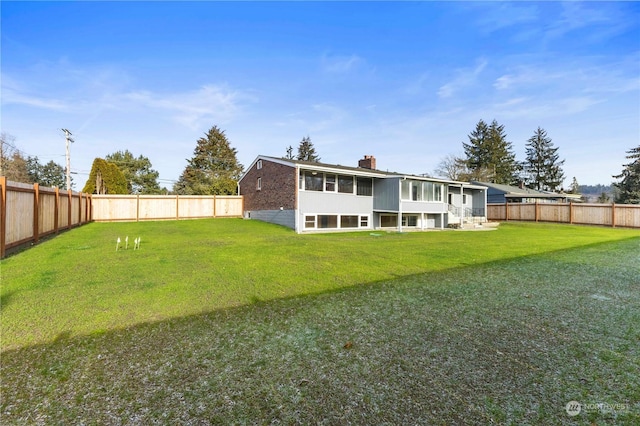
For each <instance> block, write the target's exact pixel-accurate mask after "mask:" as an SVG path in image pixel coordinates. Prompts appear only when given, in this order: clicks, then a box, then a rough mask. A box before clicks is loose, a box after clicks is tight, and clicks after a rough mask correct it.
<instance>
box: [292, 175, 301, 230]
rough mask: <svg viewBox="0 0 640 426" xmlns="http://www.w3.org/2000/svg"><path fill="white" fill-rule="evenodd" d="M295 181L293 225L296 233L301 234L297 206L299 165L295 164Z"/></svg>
mask: <svg viewBox="0 0 640 426" xmlns="http://www.w3.org/2000/svg"><path fill="white" fill-rule="evenodd" d="M295 179H296V182H295V188H296V189H295V191H294V200H293V203H294V205H293V214H294V218H293V226H295V228H296V234H301V233H302V229H300V218H299V216H300V210H299V209H298V207H299V195H300V194H299V191H300V166H299V165H297V164H296V177H295Z"/></svg>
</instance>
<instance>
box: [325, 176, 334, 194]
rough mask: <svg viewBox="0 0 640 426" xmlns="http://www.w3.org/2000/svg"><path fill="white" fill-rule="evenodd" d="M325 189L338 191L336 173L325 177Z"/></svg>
mask: <svg viewBox="0 0 640 426" xmlns="http://www.w3.org/2000/svg"><path fill="white" fill-rule="evenodd" d="M324 190H325V191H327V192H336V175H326V176H325V178H324Z"/></svg>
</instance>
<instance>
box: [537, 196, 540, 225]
mask: <svg viewBox="0 0 640 426" xmlns="http://www.w3.org/2000/svg"><path fill="white" fill-rule="evenodd" d="M539 215H540V206H539V205H538V199H537V198H536V222H537V221H538V217H539Z"/></svg>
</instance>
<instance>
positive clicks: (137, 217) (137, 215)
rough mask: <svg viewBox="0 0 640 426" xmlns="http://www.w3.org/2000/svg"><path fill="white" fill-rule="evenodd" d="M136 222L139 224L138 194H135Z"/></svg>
mask: <svg viewBox="0 0 640 426" xmlns="http://www.w3.org/2000/svg"><path fill="white" fill-rule="evenodd" d="M136 222H140V194H136Z"/></svg>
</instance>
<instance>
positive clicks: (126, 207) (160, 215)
mask: <svg viewBox="0 0 640 426" xmlns="http://www.w3.org/2000/svg"><path fill="white" fill-rule="evenodd" d="M242 200H243V197H242V196H239V195H238V196H231V195H224V196H222V195H109V194H105V195H93V196H92V197H91V203H92V215H93V220H95V221H104V222H108V221H140V220H165V219H174V220H175V219H198V218H208V217H242V208H243V201H242Z"/></svg>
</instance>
